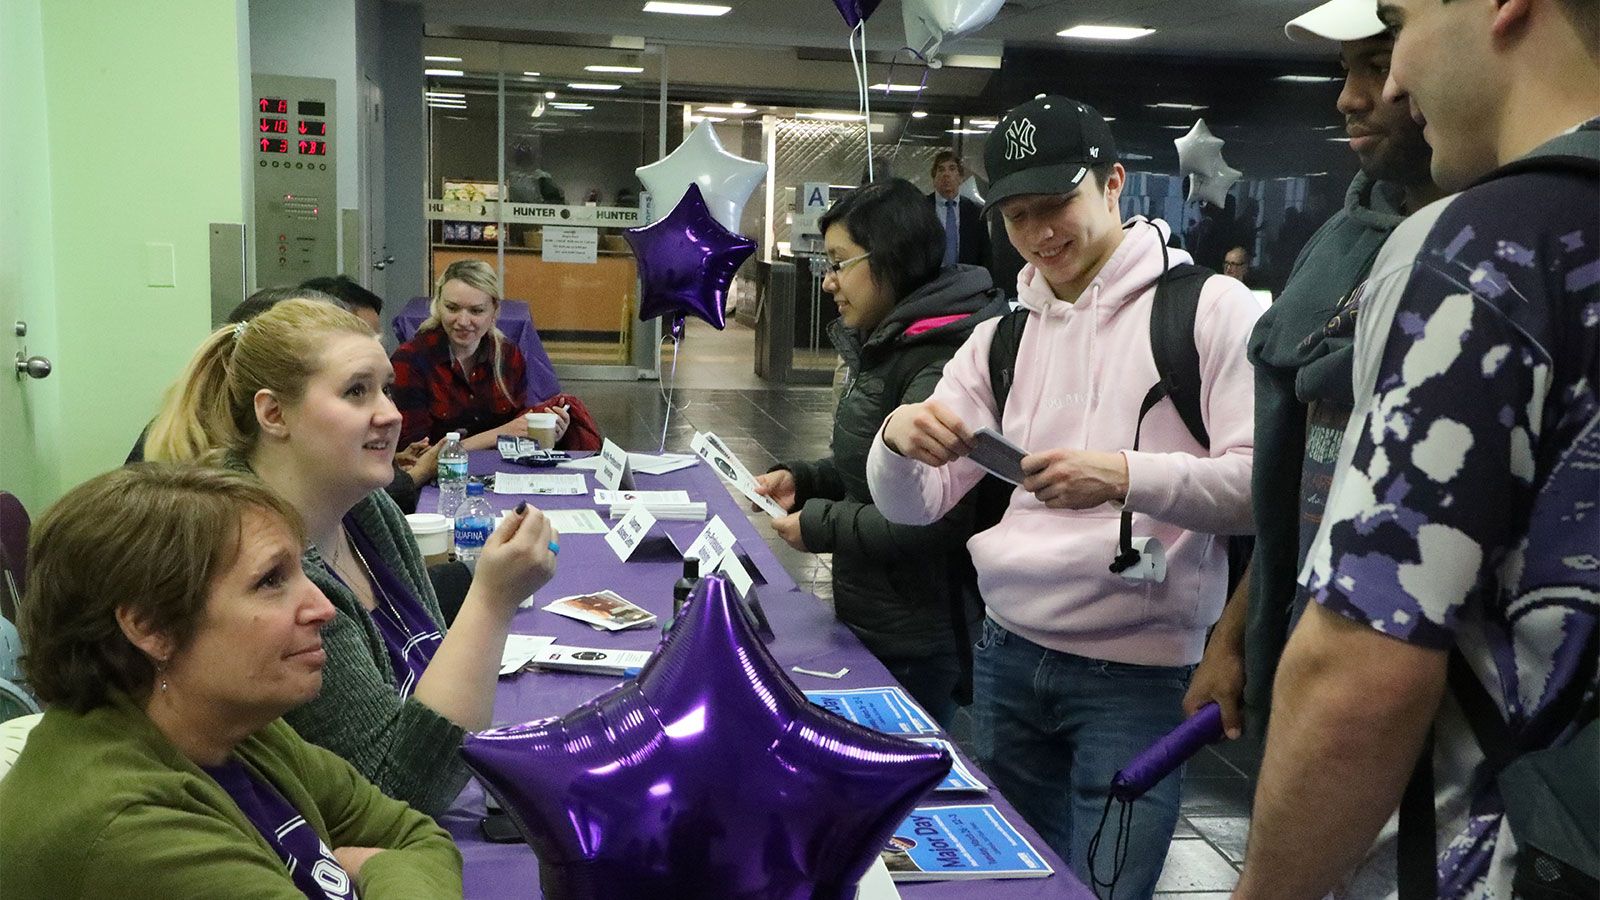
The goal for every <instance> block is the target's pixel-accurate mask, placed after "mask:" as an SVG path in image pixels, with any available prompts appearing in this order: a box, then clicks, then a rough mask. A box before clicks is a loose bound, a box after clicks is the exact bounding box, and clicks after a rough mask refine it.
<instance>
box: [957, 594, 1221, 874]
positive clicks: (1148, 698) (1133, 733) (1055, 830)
mask: <svg viewBox="0 0 1600 900" xmlns="http://www.w3.org/2000/svg"><path fill="white" fill-rule="evenodd" d="M1191 671H1192V668H1191V667H1189V666H1177V667H1168V666H1136V665H1130V664H1126V663H1114V662H1106V661H1104V660H1097V659H1088V658H1085V657H1082V656H1074V655H1072V654H1070V653H1061V652H1059V651H1056V650H1049V649H1046V648H1044V647H1041V646H1039V645H1038V644H1035V643H1032V642H1031V641H1028V640H1026V639H1025V638H1022V637H1020V636H1018V635H1016V634H1013V633H1011V632H1009V631H1006V630H1005V629H1004V628H1001V627H1000V626H999V625H997V624H995V622H994V620H993V619H987V618H986V619H984V621H983V636H982V638H980V639H979V641H978V643H977V645H976V646H975V647H974V649H973V693H974V695H975V696H974V698H973V703H972V740H973V744H974V747H975V752H976V755H977V757H978V764H979V765H980V766H982V767H983V769H984V771H986V772H988V773H989V775H990V777H992V778H993V779H994V782H995V785H996V786H997V787H999V788H1000V792H1001V793H1002V794H1004V795H1005V796H1006V799H1007V800H1010V801H1011V803H1012V804H1013V805H1014V806H1016V808H1017V811H1018V812H1020V813H1022V817H1023V818H1025V819H1027V820H1028V824H1030V825H1032V826H1033V827H1034V828H1035V829H1036V830H1038V832H1039V834H1040V835H1042V836H1043V837H1044V840H1045V843H1047V844H1049V845H1050V847H1051V849H1053V850H1055V851H1056V853H1058V854H1059V855H1060V856H1061V858H1062V859H1063V860H1065V861H1066V862H1067V865H1068V866H1070V867H1071V869H1072V871H1073V873H1074V874H1076V875H1077V876H1078V878H1079V880H1080V881H1082V882H1083V883H1084V884H1085V885H1090V884H1092V882H1091V878H1090V871H1089V861H1088V852H1089V840H1090V838H1092V837H1093V836H1094V833H1095V829H1096V828H1098V827H1099V825H1100V820H1101V815H1102V813H1103V812H1104V811H1105V805H1106V796H1107V790H1108V788H1109V787H1110V785H1111V779H1112V777H1113V776H1115V775H1116V773H1117V770H1118V769H1121V768H1122V767H1123V766H1124V765H1125V764H1127V762H1128V761H1129V760H1131V759H1133V757H1134V756H1137V755H1138V754H1139V753H1140V752H1141V751H1143V750H1144V749H1145V748H1147V747H1149V746H1150V745H1151V744H1153V743H1155V741H1156V740H1157V739H1158V738H1160V737H1161V736H1162V735H1164V734H1166V733H1167V732H1169V731H1171V730H1172V729H1174V728H1176V727H1177V726H1178V724H1179V723H1180V722H1182V721H1183V709H1182V702H1183V694H1184V691H1185V690H1186V689H1187V688H1188V684H1189V674H1190V672H1191ZM1181 783H1182V780H1181V772H1174V773H1173V774H1172V775H1169V776H1168V777H1167V778H1165V779H1163V780H1162V781H1161V782H1160V783H1159V784H1157V785H1156V786H1155V787H1154V788H1152V789H1151V790H1150V792H1149V793H1147V794H1145V795H1144V796H1143V797H1142V798H1140V799H1139V800H1138V801H1136V802H1135V803H1134V804H1133V810H1132V822H1131V826H1130V828H1129V832H1130V833H1129V839H1128V855H1127V862H1126V865H1125V867H1124V868H1123V870H1122V874H1121V877H1120V878H1118V879H1117V890H1116V896H1117V897H1118V898H1119V900H1121V898H1136V897H1149V896H1150V895H1151V894H1152V893H1153V892H1154V891H1155V886H1156V880H1157V879H1158V878H1160V877H1161V867H1162V864H1163V863H1164V862H1165V861H1166V858H1167V847H1168V846H1169V845H1170V844H1171V843H1172V831H1173V829H1174V828H1175V827H1176V826H1177V823H1178V800H1179V792H1180V787H1181ZM1116 828H1117V807H1116V806H1115V805H1114V806H1113V808H1112V811H1111V816H1110V818H1109V819H1107V821H1106V833H1105V834H1104V836H1103V837H1101V839H1100V844H1099V847H1098V854H1097V856H1096V859H1095V862H1094V871H1095V872H1096V873H1098V874H1099V875H1100V878H1101V880H1103V881H1105V880H1109V879H1110V878H1111V873H1112V870H1113V863H1114V859H1113V851H1114V849H1115V847H1116V843H1117V841H1116Z"/></svg>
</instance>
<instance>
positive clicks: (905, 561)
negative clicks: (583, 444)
mask: <svg viewBox="0 0 1600 900" xmlns="http://www.w3.org/2000/svg"><path fill="white" fill-rule="evenodd" d="M820 225H821V228H822V232H823V241H824V244H825V246H826V252H827V255H828V260H829V262H828V273H827V275H826V276H825V277H824V279H823V286H824V288H825V289H826V290H828V291H829V292H830V293H832V294H833V299H834V302H836V303H837V304H838V305H839V319H838V320H836V321H835V322H834V323H833V324H832V325H831V326H830V327H829V331H828V333H829V336H830V337H831V338H832V339H833V342H834V344H835V345H836V346H837V347H838V348H839V353H840V355H842V356H843V357H844V360H845V363H846V365H847V366H848V368H849V379H848V381H847V382H846V384H845V388H844V394H843V396H842V397H841V399H840V401H839V407H838V410H837V411H836V412H835V414H834V420H833V443H832V446H831V449H832V451H833V452H832V455H831V456H828V457H827V458H825V459H820V460H816V461H813V462H788V463H784V464H783V465H781V466H779V467H777V468H775V469H773V470H772V471H771V472H768V473H767V474H765V475H763V476H761V478H760V479H759V480H760V482H761V490H762V492H763V493H765V494H767V495H768V496H770V497H772V498H773V499H774V500H776V501H778V503H780V504H782V505H783V507H784V508H785V509H788V510H790V514H789V515H788V516H785V517H783V518H781V519H776V520H774V521H773V523H772V527H773V529H774V530H775V531H777V533H778V534H779V535H780V536H782V537H783V539H784V540H785V541H787V542H788V543H789V544H790V545H791V546H793V547H794V548H796V549H798V550H803V551H807V552H811V553H832V554H833V601H834V609H835V610H836V612H837V613H838V616H839V618H840V619H841V620H843V621H844V623H845V624H846V625H848V626H850V629H851V630H852V631H854V632H855V633H856V635H857V636H858V637H860V638H861V641H862V643H864V644H865V645H866V646H867V649H869V650H871V651H872V652H873V653H874V654H876V655H877V657H878V658H879V659H881V660H882V661H883V663H884V665H886V666H887V667H888V669H889V671H890V672H891V673H892V674H893V675H894V676H895V678H897V679H898V680H899V681H900V683H901V684H902V685H904V686H905V688H906V690H907V691H909V692H910V693H911V696H912V697H913V698H915V699H916V701H917V702H918V703H919V704H921V705H922V706H923V708H925V709H926V710H927V711H928V713H929V714H930V715H932V716H933V717H934V718H935V719H937V720H938V721H939V722H940V723H942V724H944V725H945V726H946V727H949V724H950V721H951V719H952V717H953V716H954V714H955V711H956V708H957V700H956V695H957V692H958V690H959V691H960V692H962V693H963V694H965V693H966V691H967V685H968V681H969V679H968V676H967V672H968V670H969V665H970V664H969V663H965V662H964V659H966V658H967V657H964V656H963V654H962V650H963V648H964V647H970V645H971V640H970V639H969V637H968V635H967V629H966V626H967V625H968V624H969V622H970V621H975V620H976V607H974V608H973V613H972V614H971V615H970V616H969V614H968V612H967V598H968V596H972V597H974V598H975V597H976V586H975V579H974V576H973V574H972V564H971V561H970V559H969V558H968V556H967V550H966V542H967V539H968V538H969V537H971V536H972V504H971V502H963V503H962V504H960V505H958V506H957V507H956V508H955V509H954V510H952V511H951V512H950V513H949V514H948V515H946V516H945V517H944V518H942V519H940V520H939V521H937V522H935V523H933V524H931V525H925V526H915V525H897V524H894V523H892V522H889V521H888V520H887V519H885V518H884V517H883V514H882V513H881V512H879V511H878V508H877V507H876V506H875V505H873V502H872V494H871V492H870V491H869V490H868V488H867V477H866V465H867V452H868V450H870V449H871V447H872V441H873V438H874V437H876V435H877V433H878V428H879V427H880V426H881V425H882V424H883V420H884V419H885V418H887V417H888V415H889V413H891V412H893V411H894V410H895V409H896V408H897V407H899V406H900V405H901V404H904V403H920V402H921V401H923V400H926V399H928V395H929V394H931V393H932V392H933V388H934V386H935V385H937V384H938V383H939V378H940V376H941V375H942V374H943V373H944V364H945V363H946V362H947V361H948V360H949V359H950V357H951V356H952V355H953V354H954V353H955V351H956V349H957V348H958V347H960V346H961V344H962V343H963V342H965V341H966V339H967V336H968V335H970V334H971V333H972V329H973V326H975V325H977V324H978V323H979V322H981V321H983V320H984V319H988V318H991V317H993V316H997V315H999V314H1001V313H1003V312H1005V310H1006V309H1007V308H1008V307H1007V304H1006V301H1005V297H1004V294H1003V293H1002V292H1001V291H999V290H997V289H996V288H995V287H994V282H993V281H992V280H991V279H990V276H989V272H988V270H987V269H984V268H982V267H981V266H969V265H952V266H946V267H943V268H941V265H940V263H941V260H942V259H943V256H944V245H945V235H944V229H943V228H942V227H941V226H940V224H939V220H938V219H937V218H935V216H934V214H933V209H932V207H931V206H930V204H929V203H928V200H927V197H926V196H924V195H923V194H921V193H920V192H918V191H917V189H916V188H915V187H913V186H912V185H911V183H910V182H907V181H904V180H901V179H898V178H897V179H891V180H888V181H880V182H877V183H874V184H870V185H867V186H866V187H863V188H860V189H858V190H856V191H853V192H851V193H850V194H848V195H846V196H845V197H844V198H843V199H841V200H839V201H838V202H837V203H835V204H834V205H833V206H832V207H831V208H830V209H829V210H828V211H827V213H826V214H824V215H823V217H822V221H821V223H820ZM974 499H975V496H974Z"/></svg>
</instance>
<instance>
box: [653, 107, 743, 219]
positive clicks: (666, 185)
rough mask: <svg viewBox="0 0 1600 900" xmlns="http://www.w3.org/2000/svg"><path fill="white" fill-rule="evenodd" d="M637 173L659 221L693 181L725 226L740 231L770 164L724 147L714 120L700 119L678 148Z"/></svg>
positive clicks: (713, 213)
mask: <svg viewBox="0 0 1600 900" xmlns="http://www.w3.org/2000/svg"><path fill="white" fill-rule="evenodd" d="M633 171H634V174H636V175H638V176H639V180H640V181H643V182H644V186H645V188H646V189H647V190H649V191H650V194H651V196H652V197H653V198H654V201H653V205H654V208H655V210H656V218H657V219H660V218H661V217H663V216H665V215H666V214H667V213H669V212H671V211H672V209H673V207H675V206H677V205H678V201H679V200H682V199H683V195H684V194H686V193H688V192H689V185H691V184H699V185H700V193H701V195H702V196H704V197H705V201H706V206H707V207H709V208H710V209H711V214H712V215H713V216H715V217H716V219H717V221H718V222H720V223H722V227H724V228H726V229H728V230H729V231H732V232H734V233H735V234H738V233H739V220H740V218H742V217H743V216H744V204H745V201H746V200H749V199H750V193H751V192H752V191H754V190H755V189H756V186H757V185H759V184H760V183H761V179H763V178H765V177H766V175H767V164H766V163H759V162H754V161H752V160H748V159H745V158H744V157H742V156H734V155H733V154H732V153H729V152H728V151H727V150H724V149H723V148H722V142H721V141H719V140H717V132H716V130H715V129H713V128H712V127H711V123H710V122H701V123H700V124H699V125H696V126H695V129H694V130H693V131H691V132H689V136H688V137H686V138H684V139H683V143H681V144H679V145H678V149H676V150H674V151H672V152H671V153H669V154H667V155H666V156H665V157H663V158H662V159H660V160H658V161H656V162H653V163H651V164H649V165H648V166H640V167H639V168H637V169H634V170H633Z"/></svg>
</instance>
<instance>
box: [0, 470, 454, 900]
mask: <svg viewBox="0 0 1600 900" xmlns="http://www.w3.org/2000/svg"><path fill="white" fill-rule="evenodd" d="M304 544H305V533H304V531H303V529H302V525H301V521H300V516H299V514H298V513H297V512H296V511H295V509H294V508H293V507H292V506H290V505H289V504H288V503H286V502H285V501H284V500H283V499H282V498H281V497H279V496H278V495H277V494H275V493H273V492H272V490H271V489H269V488H268V487H267V486H266V485H264V484H262V483H261V481H260V480H259V479H256V478H252V477H250V476H249V475H246V474H244V473H240V472H230V471H225V470H220V469H208V468H204V467H201V466H190V465H172V464H165V463H141V464H136V465H132V466H129V467H126V468H122V469H117V470H115V471H112V472H110V473H108V474H105V475H101V476H99V477H97V478H93V479H91V480H89V481H88V482H85V483H84V484H82V485H80V486H78V487H77V488H74V489H73V490H72V491H70V492H68V493H67V495H66V496H65V497H63V498H62V499H61V500H60V502H58V503H57V504H56V505H55V506H54V507H52V508H51V509H50V510H49V512H47V513H46V514H45V516H44V517H43V518H42V519H41V520H40V521H39V523H38V524H37V525H36V526H35V527H34V530H33V545H32V548H31V550H30V551H29V564H30V567H31V569H32V574H33V577H32V578H30V579H29V580H28V593H27V596H26V599H25V601H24V602H23V604H22V607H21V615H20V622H19V625H20V626H21V631H22V634H23V635H24V636H25V637H24V640H25V642H26V646H27V649H28V652H27V654H26V655H25V656H24V657H23V660H22V665H23V668H24V670H25V671H26V672H27V675H28V681H29V683H30V684H32V685H33V687H34V689H35V690H37V691H38V693H39V696H40V697H41V698H42V699H43V700H44V701H45V702H46V703H47V704H49V706H50V709H49V711H48V712H46V713H45V714H44V718H43V719H42V720H41V721H40V723H39V724H38V725H37V726H36V727H35V728H34V729H33V730H32V731H31V732H30V733H29V736H28V741H27V744H26V745H25V746H24V748H23V750H22V753H21V755H20V756H18V758H17V760H16V763H15V764H14V765H13V766H12V768H11V770H10V772H9V773H8V774H7V775H6V777H5V779H4V780H3V781H0V809H4V810H5V815H4V816H0V884H3V885H5V895H6V897H7V898H8V900H30V898H40V900H44V898H56V897H122V898H134V900H138V898H168V897H200V896H218V895H228V896H243V895H245V894H248V895H249V896H252V897H279V898H283V897H300V898H306V897H310V898H316V900H343V898H352V897H354V896H355V895H356V891H357V889H359V891H360V894H361V896H362V897H364V898H368V900H379V898H383V897H417V896H428V897H450V896H454V897H460V896H461V856H460V854H459V853H458V852H457V851H456V848H455V846H454V845H453V844H452V843H451V841H450V836H449V835H448V834H446V833H445V832H444V830H443V829H441V828H440V827H439V826H438V825H436V824H434V822H433V821H431V820H430V819H429V818H428V817H427V816H425V815H423V814H422V813H420V812H418V811H416V810H414V809H411V808H410V807H408V806H406V805H405V804H404V803H401V802H398V801H396V800H392V799H390V798H388V797H385V796H383V794H382V793H380V792H379V791H378V789H377V788H375V787H374V786H373V785H372V784H371V783H370V782H369V781H368V780H367V779H366V778H363V777H362V776H361V775H360V774H359V773H357V772H356V771H355V770H354V769H353V768H352V767H351V766H350V764H349V763H348V762H346V761H344V760H342V759H340V758H338V757H337V756H335V755H334V754H332V753H329V752H328V751H326V750H324V749H322V748H320V747H314V746H311V745H310V744H308V743H306V741H305V740H304V739H302V738H301V737H300V736H298V735H296V734H295V732H294V731H293V730H292V729H291V728H289V727H288V726H287V725H285V724H284V723H283V722H282V721H281V719H280V718H279V717H281V716H282V715H283V714H284V713H285V712H287V711H288V710H289V709H291V708H292V707H294V706H297V705H299V704H302V703H305V702H306V701H308V700H310V699H311V698H312V697H314V696H316V694H317V692H318V690H320V689H321V687H322V684H323V680H324V669H325V667H326V666H327V665H328V663H329V662H330V660H329V659H328V657H329V656H330V655H331V654H329V653H328V649H327V646H326V644H325V642H324V634H323V632H324V631H325V629H327V627H328V624H329V622H330V621H331V620H333V619H334V609H333V607H332V606H331V605H330V604H329V603H328V599H327V598H326V597H324V596H323V595H322V593H321V592H320V591H318V590H317V589H316V587H315V586H314V585H313V584H311V582H309V581H307V580H306V577H305V575H304V574H303V573H302V572H301V569H300V565H299V557H300V550H301V548H302V547H303V546H304Z"/></svg>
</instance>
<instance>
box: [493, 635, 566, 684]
mask: <svg viewBox="0 0 1600 900" xmlns="http://www.w3.org/2000/svg"><path fill="white" fill-rule="evenodd" d="M555 641H556V639H555V638H553V637H547V636H545V635H542V634H508V635H506V649H505V651H504V652H502V653H501V654H500V674H501V675H510V674H511V673H513V672H520V671H522V670H523V668H525V667H526V666H527V665H528V662H529V661H530V660H532V659H533V656H534V654H536V653H538V652H539V651H540V650H543V649H544V648H545V647H548V646H550V645H551V644H553V643H555Z"/></svg>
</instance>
